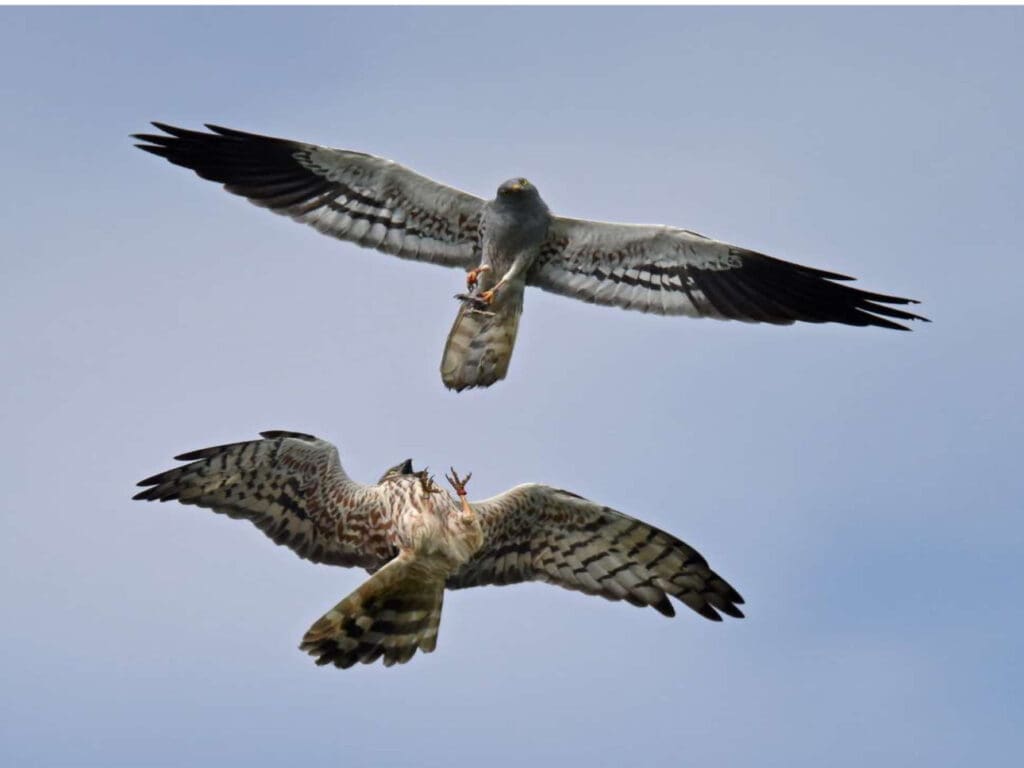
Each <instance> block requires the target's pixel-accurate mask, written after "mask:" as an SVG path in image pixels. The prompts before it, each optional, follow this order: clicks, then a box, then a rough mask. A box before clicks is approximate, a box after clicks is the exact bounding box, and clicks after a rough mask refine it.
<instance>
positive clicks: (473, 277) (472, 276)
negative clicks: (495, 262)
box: [466, 264, 491, 291]
mask: <svg viewBox="0 0 1024 768" xmlns="http://www.w3.org/2000/svg"><path fill="white" fill-rule="evenodd" d="M490 271H491V265H490V264H482V265H481V266H479V267H477V268H476V269H471V270H469V272H467V273H466V290H470V291H471V290H473V289H474V288H475V287H476V284H477V283H478V282H480V275H481V274H483V273H484V272H490Z"/></svg>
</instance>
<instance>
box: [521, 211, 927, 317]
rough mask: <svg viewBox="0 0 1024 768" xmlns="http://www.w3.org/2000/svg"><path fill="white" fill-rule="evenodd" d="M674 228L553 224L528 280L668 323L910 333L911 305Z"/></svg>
mask: <svg viewBox="0 0 1024 768" xmlns="http://www.w3.org/2000/svg"><path fill="white" fill-rule="evenodd" d="M851 279H852V278H849V277H846V276H845V275H840V274H836V273H834V272H825V271H823V270H820V269H814V268H812V267H804V266H801V265H799V264H793V263H790V262H787V261H782V260H780V259H775V258H772V257H770V256H765V255H763V254H760V253H755V252H753V251H748V250H746V249H743V248H738V247H736V246H732V245H729V244H728V243H722V242H719V241H717V240H712V239H710V238H707V237H703V236H702V235H698V234H696V233H695V232H689V231H687V230H681V229H672V228H670V227H658V226H638V225H629V224H609V223H606V222H597V221H583V220H580V219H565V218H556V219H554V221H553V222H552V224H551V228H550V230H549V234H548V239H547V241H546V242H545V244H544V246H543V248H542V251H541V254H540V256H539V257H538V259H537V261H536V262H535V263H534V265H533V267H532V269H531V271H530V274H529V276H528V278H527V281H528V282H529V283H530V284H531V285H535V286H537V287H538V288H542V289H544V290H546V291H552V292H554V293H559V294H562V295H564V296H570V297H572V298H576V299H580V300H581V301H586V302H591V303H596V304H606V305H610V306H617V307H622V308H624V309H635V310H639V311H641V312H653V313H656V314H664V315H689V316H691V317H713V318H718V319H722V320H742V321H744V322H750V323H772V324H775V325H789V324H790V323H794V322H796V321H803V322H808V323H843V324H845V325H857V326H866V325H875V326H880V327H883V328H893V329H898V330H907V328H906V326H904V325H902V324H900V323H897V322H894V320H926V318H923V317H921V316H920V315H916V314H913V313H911V312H907V311H905V310H903V309H897V308H896V307H894V306H892V305H899V306H903V305H907V304H916V303H917V302H916V301H913V300H912V299H904V298H900V297H898V296H886V295H884V294H880V293H870V292H868V291H862V290H860V289H858V288H854V287H852V286H850V285H845V284H844V282H845V281H849V280H851Z"/></svg>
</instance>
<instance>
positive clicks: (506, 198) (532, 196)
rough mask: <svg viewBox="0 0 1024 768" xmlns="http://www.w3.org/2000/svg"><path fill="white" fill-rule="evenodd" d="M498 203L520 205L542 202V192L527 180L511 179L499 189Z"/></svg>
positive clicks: (496, 198)
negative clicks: (522, 203)
mask: <svg viewBox="0 0 1024 768" xmlns="http://www.w3.org/2000/svg"><path fill="white" fill-rule="evenodd" d="M494 199H495V200H496V201H497V202H503V203H519V202H527V201H530V202H532V201H535V200H540V192H538V191H537V188H536V187H535V186H533V184H531V183H530V182H529V181H528V180H527V179H523V178H518V179H509V180H508V181H506V182H505V183H503V184H502V185H501V186H500V187H498V194H497V196H496V197H495V198H494Z"/></svg>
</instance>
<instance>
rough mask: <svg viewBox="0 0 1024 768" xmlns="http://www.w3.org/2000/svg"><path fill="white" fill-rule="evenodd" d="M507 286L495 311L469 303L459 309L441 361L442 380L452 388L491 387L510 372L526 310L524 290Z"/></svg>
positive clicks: (460, 389)
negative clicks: (513, 351)
mask: <svg viewBox="0 0 1024 768" xmlns="http://www.w3.org/2000/svg"><path fill="white" fill-rule="evenodd" d="M503 287H504V288H505V290H506V291H507V293H506V294H505V295H503V296H500V297H499V299H498V301H497V302H496V304H495V306H494V308H493V312H490V311H488V312H484V311H481V310H478V309H474V308H473V307H472V306H471V305H469V304H463V305H462V307H461V308H460V309H459V314H458V317H456V318H455V324H454V325H453V326H452V330H451V333H449V334H448V342H447V344H445V348H444V357H443V358H442V359H441V378H442V380H443V381H444V384H445V386H446V387H448V389H454V390H456V391H459V392H461V391H462V390H463V389H468V388H470V387H489V386H490V385H491V384H493V383H494V382H496V381H501V379H504V378H505V374H506V373H508V364H509V361H510V360H511V359H512V348H513V347H514V346H515V343H516V332H517V331H518V330H519V315H520V314H522V311H523V289H522V288H521V287H514V286H511V285H509V286H503Z"/></svg>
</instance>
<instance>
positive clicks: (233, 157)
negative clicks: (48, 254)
mask: <svg viewBox="0 0 1024 768" xmlns="http://www.w3.org/2000/svg"><path fill="white" fill-rule="evenodd" d="M153 125H155V126H156V127H157V128H159V129H160V130H161V131H163V132H164V133H165V134H166V135H159V134H135V135H134V138H136V139H139V140H141V141H142V142H144V143H142V144H137V145H136V146H138V147H139V148H140V149H144V150H145V151H146V152H151V153H153V154H154V155H158V156H159V157H163V158H166V159H167V160H169V161H170V162H172V163H174V164H175V165H180V166H182V167H184V168H190V169H191V170H193V171H195V172H196V173H197V174H198V175H199V176H201V177H202V178H204V179H209V180H210V181H217V182H220V183H221V184H223V185H224V188H225V189H226V190H228V192H233V193H234V194H236V195H241V196H243V197H246V198H248V199H249V201H250V202H252V203H255V204H256V205H259V206H262V207H264V208H269V209H270V210H272V211H274V212H275V213H280V214H283V215H285V216H290V217H291V218H293V219H295V220H296V221H299V222H302V223H304V224H310V225H312V226H314V227H316V228H317V229H318V230H320V231H321V232H323V233H324V234H327V235H331V236H332V237H338V238H341V239H343V240H350V241H352V242H354V243H357V244H358V245H362V246H366V247H369V248H377V249H379V250H381V251H385V252H387V253H392V254H394V255H395V256H400V257H402V258H404V259H416V260H418V261H429V262H433V263H435V264H442V265H444V266H450V267H469V266H473V265H475V264H477V263H478V262H479V253H478V252H477V242H478V237H477V229H478V227H479V224H480V212H481V209H482V206H483V204H484V201H483V200H481V199H480V198H478V197H474V196H473V195H470V194H468V193H466V192H462V191H460V190H458V189H455V188H453V187H448V186H445V185H444V184H440V183H438V182H436V181H433V180H431V179H428V178H427V177H426V176H421V175H419V174H418V173H415V172H414V171H411V170H409V169H408V168H405V167H404V166H401V165H399V164H398V163H394V162H392V161H390V160H386V159H384V158H382V157H375V156H373V155H367V154H364V153H362V152H353V151H349V150H344V149H331V148H329V147H321V146H317V145H316V144H304V143H301V142H297V141H289V140H287V139H276V138H272V137H270V136H260V135H258V134H255V133H244V132H242V131H235V130H232V129H230V128H221V127H218V126H215V125H208V126H207V128H209V130H210V132H209V133H206V132H202V131H189V130H185V129H184V128H176V127H174V126H172V125H165V124H164V123H153Z"/></svg>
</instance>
